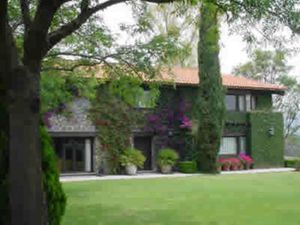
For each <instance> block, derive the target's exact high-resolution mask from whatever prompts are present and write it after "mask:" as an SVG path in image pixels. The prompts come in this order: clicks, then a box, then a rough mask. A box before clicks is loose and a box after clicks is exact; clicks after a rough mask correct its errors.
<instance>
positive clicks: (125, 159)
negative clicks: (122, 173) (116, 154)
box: [120, 148, 146, 168]
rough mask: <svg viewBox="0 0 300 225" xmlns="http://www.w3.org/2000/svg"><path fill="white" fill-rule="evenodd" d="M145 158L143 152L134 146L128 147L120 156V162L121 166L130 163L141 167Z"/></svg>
mask: <svg viewBox="0 0 300 225" xmlns="http://www.w3.org/2000/svg"><path fill="white" fill-rule="evenodd" d="M145 160H146V158H145V156H144V155H143V153H142V152H141V151H140V150H138V149H135V148H128V149H126V150H125V151H124V153H123V154H122V155H121V157H120V163H121V165H122V166H127V165H130V164H133V165H136V166H137V167H140V168H141V167H143V166H144V162H145Z"/></svg>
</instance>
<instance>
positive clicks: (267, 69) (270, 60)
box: [233, 49, 300, 138]
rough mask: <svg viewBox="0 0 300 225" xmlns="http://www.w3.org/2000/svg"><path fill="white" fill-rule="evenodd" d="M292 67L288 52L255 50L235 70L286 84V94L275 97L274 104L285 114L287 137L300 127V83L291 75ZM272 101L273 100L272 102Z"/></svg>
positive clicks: (260, 78)
mask: <svg viewBox="0 0 300 225" xmlns="http://www.w3.org/2000/svg"><path fill="white" fill-rule="evenodd" d="M291 69H292V67H291V66H289V65H287V53H286V52H283V51H279V50H277V51H263V50H259V49H257V50H255V51H254V53H253V54H252V55H251V61H249V62H247V63H245V64H242V65H239V66H238V67H236V68H235V70H234V71H233V72H234V73H235V74H237V75H242V76H246V77H249V78H253V79H257V80H262V81H265V82H270V83H275V84H280V85H284V86H286V87H287V88H288V89H287V91H286V93H285V95H284V96H283V97H282V96H276V97H275V98H274V106H275V108H276V109H277V110H280V111H281V112H283V114H284V120H285V123H284V125H285V137H286V138H287V137H288V136H290V135H292V134H294V133H296V132H297V130H298V129H299V126H297V125H295V122H296V121H297V118H298V117H299V111H300V84H299V82H298V81H297V79H296V78H295V77H293V76H291V75H289V73H290V71H291ZM270 103H271V102H270Z"/></svg>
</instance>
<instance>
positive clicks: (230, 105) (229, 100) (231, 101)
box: [225, 95, 236, 111]
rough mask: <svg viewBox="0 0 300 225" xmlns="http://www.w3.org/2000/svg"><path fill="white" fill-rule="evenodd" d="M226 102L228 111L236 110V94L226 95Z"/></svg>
mask: <svg viewBox="0 0 300 225" xmlns="http://www.w3.org/2000/svg"><path fill="white" fill-rule="evenodd" d="M225 103H226V109H227V110H228V111H236V96H235V95H226V99H225Z"/></svg>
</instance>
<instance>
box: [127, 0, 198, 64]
mask: <svg viewBox="0 0 300 225" xmlns="http://www.w3.org/2000/svg"><path fill="white" fill-rule="evenodd" d="M140 8H141V7H140ZM133 12H134V18H136V22H137V28H135V29H134V30H135V31H136V32H138V33H140V35H141V36H142V38H143V39H146V40H147V39H149V37H152V36H154V35H162V36H163V37H166V38H168V39H173V40H174V41H173V45H174V46H177V49H178V50H177V51H176V52H177V55H178V57H177V58H174V60H173V61H172V62H171V64H173V65H178V64H180V65H181V66H195V65H196V64H197V61H196V59H197V39H198V33H197V22H198V15H199V9H198V7H196V6H194V5H193V6H192V5H190V4H184V3H183V2H181V1H177V2H175V3H173V4H162V5H150V4H147V5H145V6H144V7H143V8H142V9H141V10H134V9H133ZM124 28H128V26H126V27H125V26H124V27H123V29H124Z"/></svg>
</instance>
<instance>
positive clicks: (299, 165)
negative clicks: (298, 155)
mask: <svg viewBox="0 0 300 225" xmlns="http://www.w3.org/2000/svg"><path fill="white" fill-rule="evenodd" d="M295 169H296V171H300V160H298V161H297V162H296V163H295Z"/></svg>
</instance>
